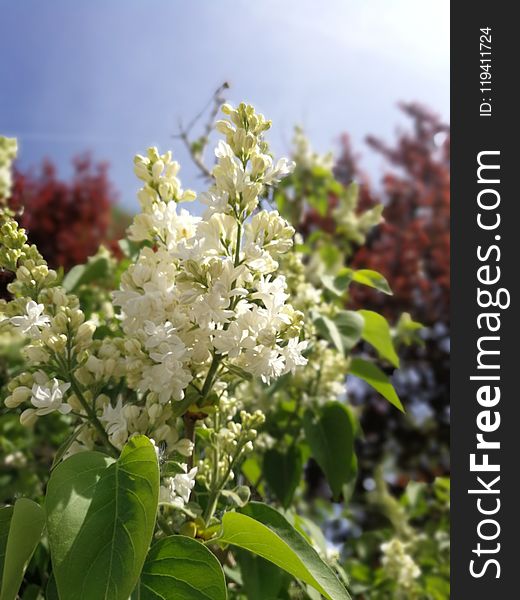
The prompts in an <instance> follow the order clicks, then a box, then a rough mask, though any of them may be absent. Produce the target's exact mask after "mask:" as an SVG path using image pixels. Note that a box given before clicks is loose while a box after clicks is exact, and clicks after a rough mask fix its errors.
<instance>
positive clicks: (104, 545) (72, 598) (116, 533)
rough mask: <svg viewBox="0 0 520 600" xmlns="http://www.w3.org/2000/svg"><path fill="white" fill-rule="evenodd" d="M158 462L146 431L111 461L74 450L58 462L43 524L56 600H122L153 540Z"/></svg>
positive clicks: (48, 493)
mask: <svg viewBox="0 0 520 600" xmlns="http://www.w3.org/2000/svg"><path fill="white" fill-rule="evenodd" d="M158 497H159V465H158V461H157V456H156V453H155V449H154V447H153V445H152V443H151V442H150V440H149V439H148V438H147V437H145V436H136V437H133V438H131V439H130V440H129V441H128V443H127V444H126V445H125V447H124V448H123V451H122V453H121V456H120V458H119V459H118V460H117V461H114V459H112V458H110V457H108V456H105V455H104V454H101V453H99V452H81V453H79V454H75V455H73V456H71V457H70V458H68V459H67V460H65V461H64V462H62V463H61V464H59V465H58V466H57V467H56V469H55V470H54V471H53V472H52V475H51V477H50V480H49V485H48V488H47V498H46V510H47V530H48V533H49V544H50V548H51V557H52V565H53V571H54V576H55V577H56V584H57V587H58V592H59V594H60V598H61V600H91V599H92V598H110V600H127V599H128V597H129V596H130V593H131V592H132V590H133V589H134V587H135V584H136V582H137V580H138V578H139V574H140V572H141V568H142V566H143V563H144V560H145V557H146V553H147V551H148V547H149V545H150V541H151V539H152V535H153V531H154V527H155V517H156V512H157V504H158Z"/></svg>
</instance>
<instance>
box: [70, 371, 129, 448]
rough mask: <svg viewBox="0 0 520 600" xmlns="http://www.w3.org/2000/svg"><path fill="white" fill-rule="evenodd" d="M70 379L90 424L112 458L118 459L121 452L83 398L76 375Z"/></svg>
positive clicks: (71, 375)
mask: <svg viewBox="0 0 520 600" xmlns="http://www.w3.org/2000/svg"><path fill="white" fill-rule="evenodd" d="M69 379H70V385H71V387H72V391H73V392H74V393H75V394H76V396H77V398H78V400H79V402H80V404H81V406H82V407H83V410H84V411H85V412H86V413H87V416H88V418H89V419H90V422H91V423H92V425H94V427H95V428H96V429H97V431H98V433H99V435H100V437H101V439H102V440H103V443H104V444H105V446H106V448H107V450H108V451H109V453H110V454H111V455H112V456H114V457H115V458H117V457H118V456H119V450H118V449H117V448H116V447H115V446H114V444H112V442H111V441H110V440H109V438H108V434H107V432H106V431H105V428H104V427H103V425H101V423H100V421H99V419H98V418H97V415H96V413H95V412H94V411H93V410H92V409H91V407H90V406H89V404H88V402H87V400H86V399H85V396H83V392H82V391H81V388H80V387H79V384H78V382H77V381H76V378H75V377H74V375H73V374H72V373H69Z"/></svg>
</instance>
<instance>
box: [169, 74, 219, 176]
mask: <svg viewBox="0 0 520 600" xmlns="http://www.w3.org/2000/svg"><path fill="white" fill-rule="evenodd" d="M228 89H229V83H228V82H227V81H224V83H223V84H222V85H220V86H219V87H218V88H217V89H216V90H215V92H214V93H213V95H212V96H211V98H210V100H209V102H208V103H207V104H206V105H205V106H204V108H203V109H202V110H201V111H200V112H199V113H198V114H197V115H195V117H193V119H192V120H191V121H190V122H189V123H188V125H186V126H184V125H183V123H182V120H179V131H178V133H176V134H175V135H174V136H173V138H174V139H179V140H182V142H184V145H185V146H186V148H187V150H188V152H189V153H190V156H191V158H192V160H193V162H194V163H195V165H196V166H197V168H198V169H199V171H200V172H201V176H202V177H203V178H205V179H210V180H211V179H212V175H211V170H210V169H209V168H208V167H207V166H206V164H205V162H204V151H205V150H206V147H207V145H208V142H209V136H210V134H211V132H212V131H213V128H214V125H215V121H216V120H217V115H218V112H219V110H220V107H221V106H222V105H223V104H224V102H225V101H226V99H225V97H224V91H225V90H228ZM208 111H209V112H208ZM204 116H207V118H206V121H205V123H204V128H203V133H202V135H201V136H199V137H198V138H195V139H192V138H191V136H190V134H191V132H192V130H193V128H194V127H195V125H197V123H198V122H199V121H200V120H201V119H202V118H203V117H204Z"/></svg>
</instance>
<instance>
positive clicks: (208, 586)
mask: <svg viewBox="0 0 520 600" xmlns="http://www.w3.org/2000/svg"><path fill="white" fill-rule="evenodd" d="M140 598H141V600H225V599H226V598H227V592H226V581H225V578H224V572H223V571H222V567H221V566H220V563H219V561H218V560H217V558H216V557H215V555H214V554H213V553H212V552H211V551H210V550H208V549H207V548H206V546H204V545H203V544H201V543H200V542H198V541H197V540H194V539H192V538H189V537H185V536H182V535H174V536H171V537H167V538H165V539H163V540H161V541H159V542H157V543H156V544H154V545H153V546H152V547H151V549H150V552H149V553H148V556H147V557H146V562H145V563H144V567H143V571H142V573H141V595H140Z"/></svg>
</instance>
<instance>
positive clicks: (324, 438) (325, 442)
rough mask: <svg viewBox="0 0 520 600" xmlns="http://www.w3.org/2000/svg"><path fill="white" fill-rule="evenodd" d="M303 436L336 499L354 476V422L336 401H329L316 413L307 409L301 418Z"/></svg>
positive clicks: (347, 410) (343, 406)
mask: <svg viewBox="0 0 520 600" xmlns="http://www.w3.org/2000/svg"><path fill="white" fill-rule="evenodd" d="M303 427H304V430H305V437H306V439H307V442H308V444H309V446H310V448H311V451H312V455H313V457H314V458H315V460H316V462H317V463H318V464H319V466H320V467H321V469H322V471H323V472H324V473H325V476H326V478H327V481H328V482H329V485H330V489H331V490H332V495H333V497H334V499H335V500H337V499H338V498H339V497H340V495H341V491H342V488H343V485H345V484H346V483H349V482H350V481H351V480H352V479H353V478H354V477H355V476H356V469H355V460H354V457H355V455H354V438H355V430H356V428H355V422H354V418H353V416H352V415H351V413H350V411H349V409H348V408H347V407H346V406H345V405H343V404H341V403H340V402H329V403H328V404H325V406H323V407H321V408H320V409H319V410H318V412H317V413H313V412H312V411H310V410H308V411H307V412H306V413H305V415H304V418H303Z"/></svg>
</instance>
